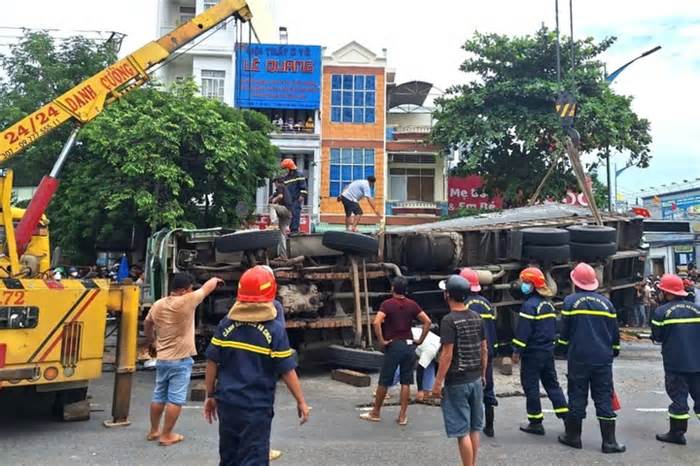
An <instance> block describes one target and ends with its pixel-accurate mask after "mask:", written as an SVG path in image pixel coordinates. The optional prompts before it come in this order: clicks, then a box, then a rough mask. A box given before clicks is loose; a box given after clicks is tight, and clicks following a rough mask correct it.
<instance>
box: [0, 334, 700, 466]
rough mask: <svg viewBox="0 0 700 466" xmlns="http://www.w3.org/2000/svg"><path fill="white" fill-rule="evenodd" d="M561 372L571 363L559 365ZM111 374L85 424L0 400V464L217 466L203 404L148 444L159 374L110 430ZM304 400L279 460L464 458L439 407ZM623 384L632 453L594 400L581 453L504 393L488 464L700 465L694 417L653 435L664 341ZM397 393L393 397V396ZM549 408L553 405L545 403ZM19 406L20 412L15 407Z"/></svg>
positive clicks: (648, 349)
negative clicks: (167, 439) (165, 439)
mask: <svg viewBox="0 0 700 466" xmlns="http://www.w3.org/2000/svg"><path fill="white" fill-rule="evenodd" d="M557 364H558V369H559V374H560V379H562V378H563V376H564V373H565V364H564V363H563V362H558V363H557ZM112 377H113V375H112V374H110V373H107V374H105V375H104V377H103V378H102V379H101V380H99V381H97V382H96V383H94V384H93V385H92V386H91V390H90V391H91V394H92V397H93V400H92V401H93V403H94V404H95V408H96V411H95V412H93V414H92V419H91V420H90V421H88V422H80V423H58V422H55V421H53V420H51V419H50V418H49V417H48V415H47V413H46V409H45V407H43V406H42V405H41V403H30V404H27V405H24V406H17V405H15V406H11V407H7V406H4V407H1V406H0V465H2V466H4V465H50V466H56V465H68V464H70V465H75V464H80V465H198V466H203V465H209V464H217V462H218V455H217V448H218V446H217V445H218V436H217V429H216V427H215V426H210V425H208V424H206V423H205V421H204V420H203V416H202V409H201V403H192V404H190V405H189V406H187V408H186V409H185V410H184V411H183V415H182V417H181V419H180V422H179V424H178V429H177V431H178V432H181V433H182V434H184V435H185V436H186V440H185V442H184V443H182V444H180V445H176V446H173V447H168V448H163V447H159V446H157V445H156V444H153V443H150V442H146V441H145V438H144V436H145V433H146V429H147V422H148V413H147V410H148V403H149V400H150V390H151V387H152V382H153V373H152V372H139V373H138V374H137V376H136V380H135V387H134V393H133V398H132V404H131V408H132V415H131V421H132V425H131V426H130V427H127V428H118V429H106V428H104V427H103V426H102V421H103V420H106V419H109V409H110V399H111V383H112ZM302 383H303V386H304V390H305V392H306V396H307V400H308V402H309V404H310V405H311V406H312V407H313V410H312V417H311V421H310V422H309V423H308V424H307V425H305V426H302V427H299V426H298V423H297V421H296V419H295V418H296V409H295V404H294V402H293V400H292V398H291V396H290V395H289V393H288V392H287V390H286V388H285V387H284V386H283V385H280V386H279V387H278V396H277V405H276V417H275V420H274V423H273V435H272V444H273V446H274V447H275V448H278V449H281V450H282V451H283V452H284V456H283V458H282V459H280V460H279V461H276V462H275V464H278V465H280V466H282V465H313V466H331V465H379V464H381V465H401V466H406V465H422V464H428V465H434V466H437V465H454V464H458V463H459V461H458V458H457V450H456V445H455V442H454V441H451V440H448V439H446V438H445V434H444V431H443V424H442V416H441V413H440V409H439V408H435V407H429V406H423V405H414V406H411V407H410V408H409V421H410V422H409V425H408V426H406V427H399V426H397V425H396V423H395V422H394V419H395V418H396V415H397V410H398V408H396V407H393V406H390V407H387V408H386V409H385V411H384V412H383V420H382V422H381V423H378V424H373V423H367V422H364V421H361V420H359V419H358V416H359V414H360V413H361V412H363V408H361V405H363V404H366V403H368V402H369V401H370V400H371V391H372V390H371V389H370V388H355V387H351V386H347V385H344V384H341V383H339V382H335V381H332V380H330V377H329V374H328V373H327V372H325V371H323V372H322V371H316V372H313V373H306V374H303V377H302ZM615 383H616V389H617V391H618V394H619V396H620V399H621V402H622V410H621V411H620V412H619V413H618V414H619V422H618V440H619V441H621V442H624V443H626V445H627V452H626V453H624V454H621V455H603V454H602V453H601V452H600V433H599V430H598V424H597V421H596V419H595V413H594V411H593V408H592V406H591V405H589V411H588V419H587V420H586V421H585V423H584V434H583V443H584V448H583V450H572V449H569V448H567V447H564V446H562V445H560V444H559V443H558V442H557V441H556V435H557V434H559V433H560V432H561V431H562V426H561V423H560V422H559V421H558V420H557V419H556V418H555V417H554V415H553V414H551V413H546V414H545V421H544V424H545V428H546V429H547V435H546V436H545V437H536V436H530V435H527V434H523V433H521V432H520V431H518V424H519V423H520V422H524V418H525V400H524V398H523V397H522V396H508V397H501V398H500V399H499V403H500V406H499V407H498V408H497V410H496V437H495V438H493V439H488V438H485V437H482V448H481V450H480V453H479V455H480V462H481V463H482V464H503V465H518V464H523V465H524V464H594V463H595V464H656V465H661V464H700V459H698V458H700V423H698V422H697V421H694V420H692V419H691V422H690V432H689V433H688V435H687V437H688V443H689V445H688V446H685V447H680V446H672V445H666V444H662V443H660V442H657V441H656V440H655V439H654V434H655V433H656V432H661V431H665V429H666V428H667V416H666V413H665V411H666V407H667V405H668V400H667V398H666V395H665V393H664V392H663V371H662V368H661V360H660V356H659V354H658V348H657V347H653V346H652V345H651V344H650V343H633V344H624V346H623V349H622V356H621V357H620V358H619V359H618V360H617V361H616V363H615ZM496 386H497V392H498V393H509V392H510V394H511V395H512V392H514V391H517V390H518V389H519V383H518V378H517V376H515V375H514V376H511V377H505V376H499V377H498V378H497V381H496ZM394 398H395V397H394ZM543 406H544V407H545V408H551V405H549V402H548V401H547V400H543ZM13 411H20V412H21V413H13Z"/></svg>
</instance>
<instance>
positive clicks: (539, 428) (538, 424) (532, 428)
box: [520, 419, 544, 435]
mask: <svg viewBox="0 0 700 466" xmlns="http://www.w3.org/2000/svg"><path fill="white" fill-rule="evenodd" d="M520 430H522V431H523V432H527V433H528V434H535V435H544V426H543V425H542V419H533V420H530V421H529V424H523V425H521V426H520Z"/></svg>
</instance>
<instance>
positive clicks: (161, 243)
mask: <svg viewBox="0 0 700 466" xmlns="http://www.w3.org/2000/svg"><path fill="white" fill-rule="evenodd" d="M603 221H604V224H605V226H598V225H595V224H594V221H593V218H592V217H591V215H590V212H589V211H588V210H586V209H583V208H578V207H571V206H567V205H563V204H549V205H540V206H533V207H523V208H518V209H509V210H505V211H502V212H497V213H490V214H484V215H479V216H474V217H465V218H457V219H452V220H446V221H440V222H435V223H429V224H423V225H418V226H411V227H401V228H396V229H392V230H390V231H387V232H386V233H381V234H379V235H377V236H370V235H362V234H358V233H350V232H343V231H328V232H325V233H323V234H311V235H299V236H292V237H290V238H288V239H287V240H286V241H284V239H283V238H282V236H281V235H280V233H279V231H276V230H264V231H261V230H245V231H233V230H226V229H220V228H217V229H206V230H167V231H165V230H164V231H160V232H158V233H157V234H155V235H154V236H153V237H152V238H151V239H150V241H149V245H148V253H147V256H148V257H147V267H146V268H147V270H146V275H147V280H146V286H145V289H144V307H146V308H147V307H148V306H150V304H151V303H152V302H153V301H154V300H156V299H158V298H160V297H162V296H164V295H165V294H166V292H167V289H168V283H169V280H170V277H171V276H172V274H173V273H175V272H189V273H191V274H192V275H194V276H195V278H196V279H197V280H198V281H199V282H204V281H205V280H206V279H208V278H210V277H212V276H219V277H221V278H223V279H224V280H225V282H226V284H225V286H223V287H220V288H219V289H218V290H217V291H216V292H215V293H214V294H212V295H211V296H210V297H209V298H208V299H207V300H206V301H205V302H204V303H203V304H202V305H201V308H200V309H199V310H198V315H197V320H196V322H197V343H198V347H199V348H200V349H203V348H204V347H205V346H206V344H207V343H208V341H209V339H210V337H211V335H212V333H213V331H214V329H215V327H216V324H217V323H218V322H219V321H220V320H221V318H222V317H224V316H225V315H226V313H227V312H228V310H229V308H230V307H231V305H232V303H233V301H234V299H235V294H236V288H237V282H238V279H239V277H240V276H241V274H242V273H243V272H244V271H245V270H246V269H247V268H249V267H251V266H253V265H256V264H269V265H270V266H271V267H272V268H273V269H274V271H275V275H276V277H277V280H278V299H279V300H280V301H281V303H282V305H283V307H284V309H285V318H286V322H287V330H288V333H289V337H290V340H291V342H292V345H293V346H294V347H295V348H296V349H297V351H298V352H299V353H300V355H301V356H302V357H303V356H304V354H305V353H308V354H310V353H312V351H311V350H313V349H321V348H322V349H323V355H324V357H326V358H327V359H328V362H330V363H332V364H338V365H343V366H346V367H356V368H363V369H372V368H376V367H378V365H379V364H380V363H381V353H378V352H376V351H367V350H368V349H371V348H372V346H373V334H372V330H371V325H370V322H371V319H372V317H373V314H374V313H375V312H376V310H377V309H378V307H379V303H380V302H381V300H383V299H385V298H386V297H387V296H388V294H389V280H390V279H391V278H392V277H394V276H397V275H402V276H404V277H406V278H407V279H408V281H409V283H410V293H409V295H410V296H411V298H413V299H415V300H416V301H417V302H418V303H419V304H420V305H421V306H422V307H423V309H424V310H425V311H426V312H427V313H428V314H429V315H430V316H431V318H433V320H434V321H438V320H439V319H440V318H441V316H442V315H443V314H445V313H446V312H447V309H446V308H445V305H444V302H443V299H442V292H441V291H440V290H439V289H438V286H437V283H438V281H440V280H442V279H444V278H445V277H446V276H448V275H449V274H450V273H452V272H453V271H454V270H455V269H457V268H459V267H465V266H469V267H471V268H473V269H476V270H477V271H478V273H479V277H480V281H481V284H482V287H483V290H484V291H483V293H484V295H485V296H486V297H487V298H488V299H489V300H490V301H491V302H492V303H493V304H494V307H495V311H496V322H497V329H498V344H499V346H498V349H499V352H500V353H501V354H508V353H510V351H511V349H510V341H511V339H512V337H513V330H514V324H515V320H516V316H517V315H518V310H519V306H520V304H521V303H522V296H520V295H519V294H518V290H517V286H514V284H515V282H516V280H517V277H518V274H519V272H520V271H521V270H522V269H523V268H525V267H527V266H529V265H537V266H539V267H541V268H542V270H543V271H544V272H545V274H546V277H547V280H548V282H549V285H550V287H551V288H552V289H553V290H555V293H556V295H555V297H554V301H555V304H556V305H560V304H561V302H562V300H563V298H564V296H565V295H566V294H568V293H570V292H571V291H572V288H571V284H570V281H569V272H570V270H571V268H572V266H573V265H575V264H576V263H577V262H578V261H586V262H589V263H591V264H592V265H594V267H595V268H596V271H597V273H598V275H599V280H600V283H601V287H602V292H603V293H605V294H607V295H609V296H610V298H611V299H612V301H613V303H614V304H615V305H616V306H617V307H618V308H619V309H622V308H626V307H630V306H632V303H633V300H634V285H635V284H636V283H637V282H638V281H639V279H640V277H641V276H642V274H643V270H644V260H645V256H646V251H645V249H643V245H642V221H641V218H634V217H630V216H627V215H620V214H607V215H604V216H603ZM283 241H284V243H283ZM284 252H286V254H283V253H284ZM281 253H282V254H281Z"/></svg>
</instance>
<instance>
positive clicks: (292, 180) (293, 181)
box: [284, 176, 306, 184]
mask: <svg viewBox="0 0 700 466" xmlns="http://www.w3.org/2000/svg"><path fill="white" fill-rule="evenodd" d="M304 180H306V178H304V177H303V176H300V177H299V178H292V179H289V180H284V184H290V183H295V182H297V181H304Z"/></svg>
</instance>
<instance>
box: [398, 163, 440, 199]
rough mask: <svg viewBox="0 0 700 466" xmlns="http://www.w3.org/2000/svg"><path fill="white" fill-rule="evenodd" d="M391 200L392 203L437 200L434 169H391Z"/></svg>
mask: <svg viewBox="0 0 700 466" xmlns="http://www.w3.org/2000/svg"><path fill="white" fill-rule="evenodd" d="M389 198H390V199H391V200H392V201H424V202H433V201H434V199H435V170H434V169H432V168H422V169H419V168H395V167H390V168H389Z"/></svg>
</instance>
